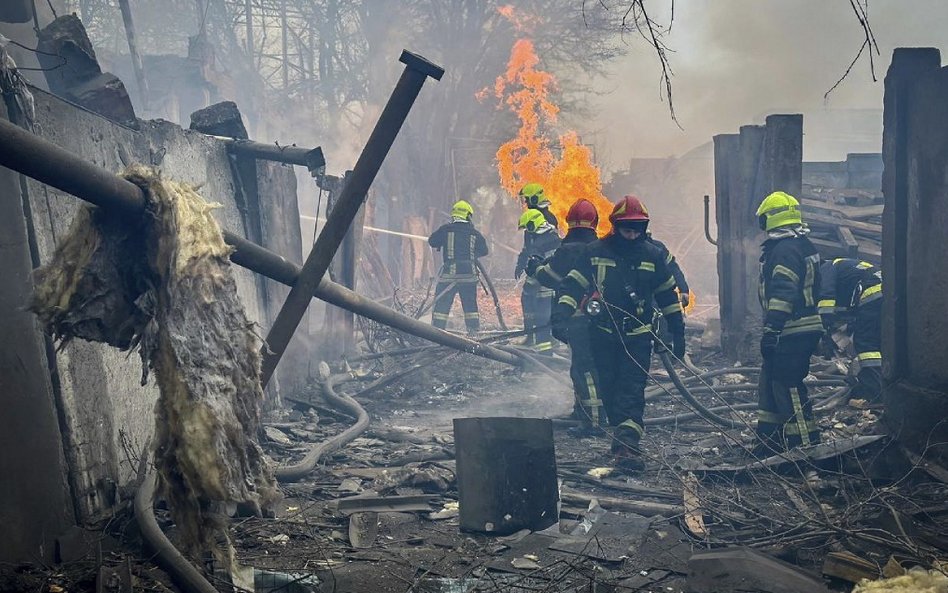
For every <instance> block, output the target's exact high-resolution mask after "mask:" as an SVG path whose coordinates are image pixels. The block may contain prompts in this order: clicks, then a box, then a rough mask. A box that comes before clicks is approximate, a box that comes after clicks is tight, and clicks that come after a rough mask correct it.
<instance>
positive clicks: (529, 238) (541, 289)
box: [517, 208, 560, 355]
mask: <svg viewBox="0 0 948 593" xmlns="http://www.w3.org/2000/svg"><path fill="white" fill-rule="evenodd" d="M520 228H521V229H523V230H524V231H525V232H524V236H523V250H522V251H521V252H520V256H519V257H518V258H517V272H518V274H517V277H518V278H519V277H520V275H522V274H523V272H525V271H526V268H527V262H528V261H529V260H530V258H531V257H536V258H539V259H541V260H545V259H547V258H548V257H550V256H552V255H553V252H554V251H556V248H557V247H559V246H560V237H559V235H557V234H556V227H554V226H553V225H552V224H550V223H549V222H548V221H547V219H546V218H545V217H544V216H543V213H542V212H541V211H539V210H535V209H532V208H531V209H528V210H524V212H523V214H522V215H521V216H520ZM553 292H554V291H553V289H552V288H547V287H545V286H542V285H541V284H540V282H539V281H538V280H537V279H536V278H531V277H528V278H527V280H526V282H524V283H523V292H521V293H520V305H521V307H523V329H524V330H525V331H526V332H527V341H526V344H527V345H528V346H533V349H534V350H535V351H536V352H538V353H539V354H545V355H549V354H552V353H553V335H552V333H551V332H550V312H551V310H552V309H553Z"/></svg>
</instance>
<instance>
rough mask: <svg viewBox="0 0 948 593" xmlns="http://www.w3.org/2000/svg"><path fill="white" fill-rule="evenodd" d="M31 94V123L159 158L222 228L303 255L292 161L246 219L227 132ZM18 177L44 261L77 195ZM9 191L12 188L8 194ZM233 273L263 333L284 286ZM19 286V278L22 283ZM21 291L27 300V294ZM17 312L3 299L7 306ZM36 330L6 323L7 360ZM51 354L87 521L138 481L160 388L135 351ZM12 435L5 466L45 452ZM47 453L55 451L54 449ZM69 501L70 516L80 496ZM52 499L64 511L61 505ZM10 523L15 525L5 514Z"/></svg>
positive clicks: (40, 129) (124, 160) (262, 180)
mask: <svg viewBox="0 0 948 593" xmlns="http://www.w3.org/2000/svg"><path fill="white" fill-rule="evenodd" d="M34 96H35V98H36V122H35V125H34V131H35V132H36V133H37V134H38V135H40V136H42V137H44V138H45V139H47V140H49V141H51V142H53V143H55V144H57V145H59V146H62V147H64V148H67V149H68V150H70V151H72V152H73V153H75V154H77V155H79V156H81V157H82V158H83V159H85V160H88V161H91V162H94V163H95V164H97V165H100V166H102V167H104V168H106V169H109V170H112V171H119V170H121V169H122V168H123V167H124V166H125V165H127V164H131V163H133V162H142V163H145V164H150V165H156V166H158V167H160V168H161V171H162V172H163V174H164V175H166V176H167V177H169V178H172V179H176V180H179V181H185V182H188V183H192V184H194V185H197V186H200V190H199V191H200V192H201V194H202V195H203V196H204V197H205V199H207V200H208V201H209V202H219V203H221V204H222V207H221V208H220V209H219V210H217V218H218V221H219V222H220V223H221V225H222V226H223V227H224V228H226V229H228V230H230V231H233V232H235V233H237V234H241V235H245V234H246V233H245V229H246V228H257V229H260V233H261V234H262V243H263V244H264V245H265V246H266V247H268V248H270V249H272V250H274V251H277V252H279V253H280V254H281V255H283V256H285V257H287V259H290V260H292V261H296V262H299V261H300V260H301V244H300V232H299V223H298V215H299V213H298V209H297V205H296V185H295V178H294V176H293V173H292V171H291V170H289V169H285V168H282V167H280V166H278V165H273V164H260V165H259V167H258V168H257V173H258V183H257V186H258V190H259V196H263V197H264V198H265V199H261V200H260V206H261V211H260V215H259V216H258V217H257V218H256V219H254V218H252V217H251V218H248V217H249V216H250V215H249V213H248V211H247V209H246V208H243V209H241V208H240V207H238V203H237V200H236V199H235V195H236V186H235V183H234V180H233V175H232V172H231V165H230V161H229V158H228V156H227V153H226V150H225V146H224V144H223V143H221V142H220V141H218V140H215V139H213V138H210V137H208V136H204V135H203V134H200V133H197V132H192V131H189V130H182V129H181V128H179V127H178V126H176V125H174V124H171V123H168V122H163V121H149V122H142V123H141V129H140V130H138V131H135V130H130V129H128V128H125V127H122V126H120V125H117V124H115V123H112V122H110V121H108V120H106V119H104V118H103V117H101V116H99V115H96V114H93V113H90V112H88V111H85V110H82V109H80V108H77V107H75V106H72V105H70V104H67V103H65V102H63V101H62V100H60V99H58V98H56V97H54V96H52V95H49V94H47V93H45V92H42V91H39V90H36V89H34ZM20 179H22V183H23V184H24V188H25V189H26V192H27V194H28V196H27V200H26V203H27V204H28V207H29V209H30V210H31V216H28V217H27V218H25V219H24V217H23V215H22V214H21V215H20V220H21V221H24V222H26V223H27V224H26V226H28V227H30V231H31V234H32V236H31V237H30V238H31V239H32V241H34V242H35V259H36V260H38V263H41V264H42V263H45V262H47V261H49V259H50V257H51V255H52V253H53V251H54V249H55V247H56V244H57V242H58V241H59V240H61V238H62V237H63V235H64V234H65V233H66V232H67V229H68V227H69V225H70V222H71V220H72V218H73V214H74V212H75V211H76V209H77V208H78V207H79V206H80V201H79V200H77V199H76V198H74V197H71V196H68V195H64V194H62V193H61V192H59V191H57V190H54V189H52V188H49V187H47V186H44V185H41V184H39V183H37V182H34V181H32V180H28V179H24V178H20ZM0 191H3V193H4V194H6V193H8V191H10V190H9V184H4V186H3V188H2V189H0ZM8 201H9V200H8V199H6V196H5V198H4V203H6V202H8ZM14 245H15V246H16V248H17V250H18V252H22V251H23V249H24V246H23V244H22V242H17V243H15V244H14ZM26 255H27V257H28V256H29V253H28V252H27V253H26ZM21 259H22V257H20V258H19V259H17V260H15V261H14V260H13V259H12V258H7V257H5V258H4V259H3V260H2V263H0V266H2V269H3V272H2V276H3V278H4V279H8V278H21V279H22V278H23V277H24V275H23V273H22V272H16V269H15V264H16V263H17V262H19V261H20V260H21ZM34 263H35V262H34ZM234 273H235V276H236V279H237V290H238V293H239V295H240V298H241V301H242V302H243V304H244V307H245V308H246V310H247V314H248V316H249V317H250V318H251V319H252V320H253V321H255V322H256V323H257V324H258V325H259V326H260V327H259V332H260V334H261V335H266V331H267V330H268V329H269V325H270V320H271V318H272V316H275V314H276V311H277V310H278V309H279V307H280V305H281V304H282V300H283V297H284V296H285V293H284V292H281V290H282V289H277V288H276V287H274V286H271V285H270V281H267V280H264V279H263V278H261V277H258V276H256V275H255V274H253V273H252V272H250V271H248V270H245V269H243V268H239V267H236V266H235V267H234ZM18 286H20V288H23V284H22V283H21V284H19V285H18ZM14 296H15V295H14ZM18 298H21V299H22V295H21V296H20V297H18ZM4 304H5V303H4ZM11 311H12V309H10V307H5V308H4V311H2V314H3V317H4V318H6V316H7V315H8V314H10V313H11ZM35 330H36V328H35V327H30V328H29V331H27V330H26V329H24V328H23V327H21V328H20V329H19V330H18V333H17V335H16V338H15V339H14V336H12V335H10V334H7V335H6V339H5V341H4V344H3V345H2V346H0V352H2V354H0V360H6V359H8V358H11V357H13V358H17V357H19V356H21V355H20V352H21V351H29V352H32V350H30V348H34V347H33V346H29V344H27V342H29V343H30V344H32V343H36V342H37V341H39V343H40V344H41V343H42V336H41V334H39V333H38V332H37V331H35ZM21 338H22V339H21ZM34 358H36V360H34V361H33V362H32V363H31V364H33V365H34V366H36V365H39V364H41V363H42V360H40V358H41V357H39V358H37V357H34ZM300 360H303V361H304V362H305V358H304V357H298V358H297V363H299V361H300ZM53 363H54V365H53V366H54V371H53V373H52V374H53V375H55V374H56V373H58V386H56V385H55V382H51V381H50V377H51V373H50V372H45V373H43V376H45V379H44V381H45V382H46V383H52V386H53V387H52V388H47V391H46V392H44V391H42V385H37V386H35V387H34V390H35V393H32V394H30V395H31V397H33V398H36V400H37V401H41V398H47V399H48V398H50V397H51V396H50V394H49V393H48V391H49V390H50V389H52V391H53V392H54V394H53V396H52V397H53V399H58V400H59V403H58V405H57V406H55V412H56V413H57V414H58V416H59V420H60V423H59V424H60V426H59V428H60V431H61V433H62V434H64V435H65V437H64V438H63V439H62V441H61V444H60V449H59V453H60V455H61V456H63V457H64V458H65V467H66V468H67V471H66V472H65V473H66V475H67V476H68V480H67V481H68V484H69V486H70V489H71V492H72V495H73V497H74V500H75V509H76V513H75V514H76V515H78V519H79V520H80V522H82V521H89V520H92V519H93V518H94V517H96V516H98V515H100V514H102V513H105V512H107V511H108V510H109V509H110V508H111V507H112V506H113V505H114V504H115V502H116V498H117V496H120V495H121V494H122V490H123V488H124V487H126V486H128V485H130V484H131V483H132V479H133V472H134V470H135V459H136V458H137V457H138V455H140V454H141V452H142V450H143V448H144V446H145V443H146V442H147V441H148V440H149V438H150V437H151V435H152V434H153V430H154V405H155V401H156V398H157V390H156V387H155V386H154V384H153V382H151V381H150V382H149V383H148V384H147V385H145V386H142V385H140V378H141V362H140V359H139V357H138V356H137V355H135V354H133V355H131V356H129V355H127V354H126V353H122V352H118V351H115V350H113V349H112V348H110V347H108V346H105V345H101V344H92V343H87V342H83V341H78V340H77V341H75V342H73V343H71V344H69V345H68V346H67V347H66V348H64V349H63V350H62V351H61V352H59V353H58V354H56V355H55V359H54V360H53ZM307 372H308V369H307V368H305V366H302V367H301V366H300V364H296V365H286V366H284V367H283V368H281V378H282V379H283V381H282V383H283V384H285V385H299V384H300V383H302V381H303V380H304V378H305V376H306V374H307ZM6 395H7V394H4V396H6ZM11 403H12V404H13V403H15V402H11ZM15 405H16V406H19V405H20V404H15ZM24 409H26V408H24ZM15 411H16V412H17V413H19V411H20V410H19V409H17V410H15ZM8 414H12V412H10V411H5V412H4V414H3V416H4V420H7V419H8V418H12V417H15V416H8ZM47 417H48V414H47ZM13 434H15V433H13ZM50 434H52V433H50ZM47 444H48V443H47ZM14 445H15V446H12V447H11V448H0V467H6V466H5V465H4V463H5V462H7V461H8V460H11V459H16V458H17V457H19V456H24V458H25V459H27V460H29V461H30V462H31V463H33V464H36V463H40V462H41V461H40V460H41V457H40V456H39V454H38V453H36V452H34V451H33V450H32V449H30V447H29V443H14ZM46 457H49V454H48V452H47V455H46ZM54 465H55V464H53V465H51V466H49V467H46V466H42V467H43V470H44V472H47V471H48V473H49V475H50V476H53V475H57V473H58V475H60V476H62V472H59V470H57V468H56V467H54ZM9 475H11V474H9V473H6V472H5V473H4V482H5V483H9V482H8V481H7V480H8V477H9ZM17 493H21V492H20V491H19V490H17V491H16V492H12V493H9V492H5V491H4V490H0V495H2V496H3V498H2V499H0V509H4V508H8V507H9V508H19V507H17V506H16V504H17V501H16V499H15V497H14V495H15V494H17ZM11 497H12V498H11ZM60 506H61V505H60ZM65 508H66V509H67V510H69V514H70V515H71V514H72V505H66V506H65ZM46 510H47V511H51V512H52V511H55V513H58V512H59V509H58V508H56V509H46ZM18 512H19V511H18ZM4 525H5V527H6V525H7V523H6V522H5V521H4ZM24 533H25V532H24ZM3 539H5V540H10V539H14V536H13V535H11V534H9V533H5V534H4V538H3ZM4 556H5V554H4V550H2V549H0V560H2V559H5V558H4ZM7 557H10V556H7Z"/></svg>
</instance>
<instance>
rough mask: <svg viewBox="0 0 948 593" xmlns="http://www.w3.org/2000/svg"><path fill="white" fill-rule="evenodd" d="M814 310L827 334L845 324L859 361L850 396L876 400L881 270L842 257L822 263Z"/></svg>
mask: <svg viewBox="0 0 948 593" xmlns="http://www.w3.org/2000/svg"><path fill="white" fill-rule="evenodd" d="M817 307H818V308H819V313H820V317H821V318H822V319H823V327H824V328H825V329H826V331H827V332H831V331H832V330H833V328H834V326H836V325H838V324H842V323H845V324H846V325H847V329H848V331H849V333H850V334H852V337H853V346H854V347H855V349H856V360H857V361H859V373H858V374H857V375H856V380H857V384H856V387H855V388H854V389H853V394H854V395H856V396H857V397H861V398H865V399H870V400H875V399H878V398H879V396H880V395H881V394H882V376H881V371H882V352H881V345H882V270H880V269H878V268H876V267H875V266H874V265H872V264H871V263H869V262H864V261H860V260H858V259H850V258H845V257H838V258H836V259H834V260H833V261H828V262H824V263H823V265H822V266H820V298H819V302H818V303H817ZM834 347H835V345H834Z"/></svg>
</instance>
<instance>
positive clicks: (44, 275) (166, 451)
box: [32, 166, 278, 566]
mask: <svg viewBox="0 0 948 593" xmlns="http://www.w3.org/2000/svg"><path fill="white" fill-rule="evenodd" d="M123 177H124V178H125V179H128V180H129V181H131V182H133V183H135V184H136V185H138V186H139V187H141V188H142V189H143V190H145V195H146V196H147V199H146V201H147V207H146V213H145V214H144V215H143V216H142V217H141V219H140V220H139V221H138V224H129V221H128V219H127V218H125V217H120V216H119V215H118V214H114V213H111V212H108V211H106V210H104V209H100V208H94V207H83V208H81V209H80V210H79V212H78V214H77V215H76V218H75V220H74V222H73V225H72V228H71V230H70V232H69V234H68V236H67V237H65V238H64V239H63V240H62V242H61V243H60V245H59V247H58V249H57V251H56V254H55V256H54V258H53V260H52V261H51V262H50V263H49V264H48V265H46V266H44V267H43V268H41V269H40V270H38V271H37V274H36V293H35V298H34V302H33V304H32V308H33V310H34V311H35V312H36V314H37V315H38V317H39V318H40V320H41V322H42V323H43V324H44V325H45V326H46V327H47V329H48V330H49V331H50V332H51V333H52V334H53V335H54V336H56V338H57V339H58V340H59V341H60V345H63V344H65V343H66V342H68V341H69V340H72V339H74V338H82V339H85V340H90V341H95V342H104V343H107V344H109V345H111V346H114V347H116V348H119V349H121V350H126V351H131V350H135V349H137V350H138V351H139V354H140V355H141V358H142V382H143V383H144V382H145V381H146V380H147V376H148V373H149V371H151V372H153V373H154V374H155V378H156V380H157V382H158V386H159V388H160V392H161V396H160V399H159V400H158V404H157V406H156V410H155V415H156V419H155V433H156V443H155V449H154V450H155V464H156V466H157V469H158V472H159V474H160V476H161V481H162V486H163V493H164V496H165V498H166V499H167V500H168V502H169V505H170V508H171V511H172V516H173V517H174V520H175V523H176V524H177V525H178V528H179V529H180V530H181V540H182V542H183V544H184V545H185V548H186V549H187V550H188V551H190V552H192V553H197V552H200V551H201V550H206V549H214V550H218V545H219V543H220V541H219V539H218V538H221V537H223V539H224V541H226V540H227V535H226V528H225V526H224V525H222V524H220V523H219V519H215V518H214V517H215V516H216V515H217V514H218V513H220V510H221V505H224V504H227V503H233V504H239V505H248V506H249V507H251V508H253V509H255V510H256V511H257V512H258V513H259V512H260V508H261V507H262V506H265V505H267V504H269V503H271V502H273V501H274V500H276V498H277V497H278V492H277V490H276V488H275V483H274V480H273V476H272V474H271V471H270V469H269V467H268V465H267V461H266V458H265V456H264V455H263V452H262V450H261V449H260V446H259V445H258V444H257V440H256V433H257V429H258V426H259V418H258V406H259V403H260V401H261V400H262V397H263V393H262V391H261V388H260V380H259V376H260V354H259V351H260V340H259V338H258V337H257V335H256V334H255V333H254V331H253V328H252V324H251V323H250V321H249V320H248V319H247V316H246V314H245V313H244V309H243V306H242V305H241V303H240V301H239V300H238V297H237V292H236V285H235V282H234V278H233V274H232V271H231V268H230V262H229V259H228V257H229V255H230V253H231V251H232V250H231V248H230V247H229V246H228V245H227V244H225V243H224V240H223V238H222V236H221V231H220V228H219V227H218V225H217V222H216V221H215V220H214V219H213V217H212V216H211V214H210V213H211V211H212V210H213V209H214V208H215V205H214V204H208V203H206V202H205V201H204V200H203V199H202V198H201V197H200V196H199V195H198V194H197V193H196V192H195V191H194V189H193V188H191V187H189V186H187V185H185V184H181V183H176V182H172V181H168V180H165V179H162V178H161V177H160V176H159V174H158V172H157V171H155V170H153V169H149V168H146V167H141V166H134V167H130V168H129V169H127V170H126V171H125V172H124V173H123ZM218 561H220V562H221V563H222V565H223V566H229V565H230V554H229V553H228V552H222V553H221V555H220V556H219V557H218Z"/></svg>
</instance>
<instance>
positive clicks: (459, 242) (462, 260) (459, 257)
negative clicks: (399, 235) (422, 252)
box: [428, 220, 487, 283]
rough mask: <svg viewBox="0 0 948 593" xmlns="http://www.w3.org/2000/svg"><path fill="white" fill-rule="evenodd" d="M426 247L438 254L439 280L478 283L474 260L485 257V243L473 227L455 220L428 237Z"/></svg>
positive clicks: (482, 236)
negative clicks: (440, 260)
mask: <svg viewBox="0 0 948 593" xmlns="http://www.w3.org/2000/svg"><path fill="white" fill-rule="evenodd" d="M428 244H429V245H431V246H432V247H434V248H435V249H438V250H440V251H441V256H442V260H443V262H442V264H441V272H440V274H439V279H440V280H446V281H448V282H458V283H465V282H477V268H476V262H475V259H476V258H478V257H484V256H485V255H487V241H486V240H485V239H484V235H482V234H480V233H479V232H478V231H477V229H475V228H474V225H473V224H471V223H470V222H465V221H458V220H456V221H454V222H452V223H450V224H446V225H442V226H441V227H439V228H438V230H436V231H435V232H433V233H431V236H430V237H428Z"/></svg>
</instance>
